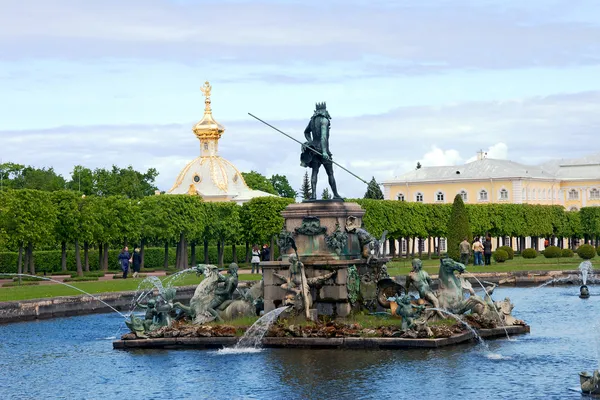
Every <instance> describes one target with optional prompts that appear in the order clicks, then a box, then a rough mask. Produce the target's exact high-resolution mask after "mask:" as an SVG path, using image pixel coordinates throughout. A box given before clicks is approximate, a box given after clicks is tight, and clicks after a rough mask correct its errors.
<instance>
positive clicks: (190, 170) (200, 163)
mask: <svg viewBox="0 0 600 400" xmlns="http://www.w3.org/2000/svg"><path fill="white" fill-rule="evenodd" d="M211 90H212V87H211V85H210V84H209V83H208V82H205V84H204V86H203V87H202V93H204V96H205V101H204V104H205V107H204V116H203V117H202V119H201V120H200V122H198V123H197V124H196V125H194V127H193V128H192V131H193V132H194V135H195V136H196V138H197V139H198V140H199V141H200V156H199V157H197V158H195V159H194V160H192V161H190V162H189V163H188V164H187V165H186V166H185V167H184V168H183V169H182V170H181V172H180V173H179V175H178V176H177V179H176V180H175V183H174V184H173V187H172V188H171V189H170V190H169V191H168V192H167V193H168V194H189V195H194V196H201V197H202V198H203V199H204V201H234V202H236V203H237V204H243V203H245V202H246V201H248V200H250V199H252V198H254V197H263V196H273V195H272V194H270V193H267V192H262V191H260V190H253V189H250V188H249V187H248V185H247V184H246V182H245V181H244V177H243V176H242V174H241V173H240V171H239V170H238V169H237V168H236V167H235V165H233V164H232V163H231V162H229V161H227V160H226V159H224V158H223V157H221V156H219V139H221V136H222V135H223V132H225V127H224V126H223V125H221V124H220V123H218V122H217V121H216V120H215V119H214V118H213V115H212V109H211V101H210V92H211Z"/></svg>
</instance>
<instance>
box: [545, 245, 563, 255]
mask: <svg viewBox="0 0 600 400" xmlns="http://www.w3.org/2000/svg"><path fill="white" fill-rule="evenodd" d="M561 255H562V250H561V249H560V247H557V246H548V247H546V249H544V257H546V258H560V256H561Z"/></svg>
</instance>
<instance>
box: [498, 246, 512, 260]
mask: <svg viewBox="0 0 600 400" xmlns="http://www.w3.org/2000/svg"><path fill="white" fill-rule="evenodd" d="M498 250H504V251H505V252H506V254H508V259H509V260H512V259H513V258H515V251H514V250H513V248H512V247H510V246H500V247H498V248H497V249H496V251H498Z"/></svg>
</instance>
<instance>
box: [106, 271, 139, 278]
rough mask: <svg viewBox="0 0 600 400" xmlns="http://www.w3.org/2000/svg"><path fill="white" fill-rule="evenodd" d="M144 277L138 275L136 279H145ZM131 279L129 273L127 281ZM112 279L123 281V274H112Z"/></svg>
mask: <svg viewBox="0 0 600 400" xmlns="http://www.w3.org/2000/svg"><path fill="white" fill-rule="evenodd" d="M146 276H147V275H145V274H139V275H138V276H137V277H138V278H145V277H146ZM131 278H133V277H132V276H131V271H130V273H129V274H128V275H127V279H131ZM113 279H123V274H122V273H121V274H114V275H113Z"/></svg>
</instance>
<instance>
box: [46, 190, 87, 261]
mask: <svg viewBox="0 0 600 400" xmlns="http://www.w3.org/2000/svg"><path fill="white" fill-rule="evenodd" d="M80 198H81V197H80V195H79V194H78V193H77V192H73V191H69V190H60V191H57V192H53V193H52V201H53V203H54V207H55V208H56V211H57V216H58V218H57V223H56V225H55V231H56V238H57V239H58V241H59V242H60V245H61V246H60V247H61V270H62V271H66V270H67V243H75V241H77V239H78V235H79V232H78V231H79V229H80V223H81V222H80V218H81V213H80V210H79V200H80ZM75 256H76V257H77V258H78V254H76V255H75ZM78 259H79V258H78ZM78 267H81V263H79V264H78Z"/></svg>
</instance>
